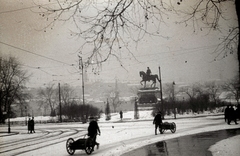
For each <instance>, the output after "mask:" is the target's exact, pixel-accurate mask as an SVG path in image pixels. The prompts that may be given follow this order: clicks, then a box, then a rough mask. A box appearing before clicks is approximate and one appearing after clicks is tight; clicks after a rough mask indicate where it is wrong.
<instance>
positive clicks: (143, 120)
mask: <svg viewBox="0 0 240 156" xmlns="http://www.w3.org/2000/svg"><path fill="white" fill-rule="evenodd" d="M139 115H140V119H138V120H135V119H133V116H134V113H133V112H124V114H123V121H120V115H119V114H118V113H115V114H112V116H111V120H110V121H105V116H104V115H103V116H102V117H101V118H100V119H99V126H100V129H101V135H100V136H98V138H97V141H98V142H99V143H100V149H99V150H95V151H94V153H92V155H94V156H119V155H121V154H124V153H126V152H129V151H131V150H134V149H137V148H140V147H143V146H145V145H148V144H153V143H156V142H159V141H162V140H167V139H172V138H177V137H180V136H184V135H191V134H196V133H201V132H207V131H216V130H222V129H233V128H240V125H235V124H233V123H232V125H227V124H226V123H225V122H224V119H223V114H218V115H216V114H210V113H206V114H204V115H203V114H200V115H198V114H195V115H193V114H185V115H177V119H174V118H173V116H166V117H165V120H164V122H165V121H167V122H175V123H176V125H177V131H176V133H171V132H170V131H166V132H165V133H164V134H159V135H155V134H154V125H153V123H152V120H153V117H152V116H151V111H140V112H139ZM198 116H200V117H198ZM41 118H43V117H35V120H40V119H41ZM14 120H19V119H13V121H14ZM87 127H88V124H81V123H61V124H36V132H37V133H35V134H29V135H28V134H26V127H22V132H20V134H19V135H17V136H13V138H14V139H16V138H18V139H21V138H22V137H25V138H26V137H33V136H34V137H37V136H40V135H42V134H41V132H42V130H46V131H53V132H54V133H55V131H61V132H64V133H63V134H66V133H70V132H71V131H73V130H83V131H82V132H79V133H77V134H73V135H71V136H70V137H73V138H74V139H78V138H79V137H81V135H83V134H84V133H86V128H87ZM0 128H1V129H0V130H1V131H2V128H3V127H0ZM67 128H69V129H70V130H68V129H67ZM71 128H72V129H71ZM12 129H13V131H14V127H13V128H12ZM19 129H21V127H18V130H19ZM53 132H52V133H53ZM0 135H1V134H0ZM13 138H12V139H13ZM67 138H69V136H67V137H66V136H63V135H62V134H61V135H59V138H57V139H55V140H57V141H58V142H57V143H52V144H51V145H49V146H46V147H41V148H40V147H39V146H40V145H39V146H37V145H36V146H37V147H34V148H37V150H34V149H33V150H29V151H24V152H21V151H18V152H19V154H18V155H22V156H23V155H24V156H29V155H33V156H40V155H41V156H42V155H54V156H55V155H58V156H59V155H63V156H67V155H68V153H67V152H66V148H65V143H66V140H67ZM0 139H1V141H3V142H8V141H9V140H8V139H11V137H1V138H0ZM46 142H47V140H46ZM48 142H50V141H48ZM239 144H240V135H238V136H235V137H231V138H228V139H225V140H222V141H220V142H218V143H216V144H215V145H213V146H211V147H210V150H211V151H212V153H213V155H214V156H223V155H228V156H238V155H240V148H239V147H238V146H239ZM30 148H31V147H30V146H29V147H28V149H30ZM3 155H4V154H3ZM6 155H14V153H11V151H9V152H8V153H6ZM74 155H86V154H85V152H84V151H81V150H77V151H76V152H75V154H74Z"/></svg>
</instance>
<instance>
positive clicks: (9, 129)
mask: <svg viewBox="0 0 240 156" xmlns="http://www.w3.org/2000/svg"><path fill="white" fill-rule="evenodd" d="M10 98H11V97H9V98H8V133H11V127H10V113H11V106H10Z"/></svg>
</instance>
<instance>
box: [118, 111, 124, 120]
mask: <svg viewBox="0 0 240 156" xmlns="http://www.w3.org/2000/svg"><path fill="white" fill-rule="evenodd" d="M119 114H120V118H121V120H122V118H123V112H122V111H120V112H119Z"/></svg>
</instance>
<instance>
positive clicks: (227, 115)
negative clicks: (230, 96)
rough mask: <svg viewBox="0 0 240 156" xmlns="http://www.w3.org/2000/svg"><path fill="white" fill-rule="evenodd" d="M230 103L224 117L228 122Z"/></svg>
mask: <svg viewBox="0 0 240 156" xmlns="http://www.w3.org/2000/svg"><path fill="white" fill-rule="evenodd" d="M229 109H230V108H229V105H228V106H227V108H226V109H225V111H224V119H225V122H228V120H229Z"/></svg>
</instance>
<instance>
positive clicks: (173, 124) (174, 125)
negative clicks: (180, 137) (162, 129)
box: [171, 122, 177, 133]
mask: <svg viewBox="0 0 240 156" xmlns="http://www.w3.org/2000/svg"><path fill="white" fill-rule="evenodd" d="M172 126H173V127H172V128H171V132H172V133H175V132H176V128H177V127H176V124H175V123H174V122H173V123H172Z"/></svg>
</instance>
